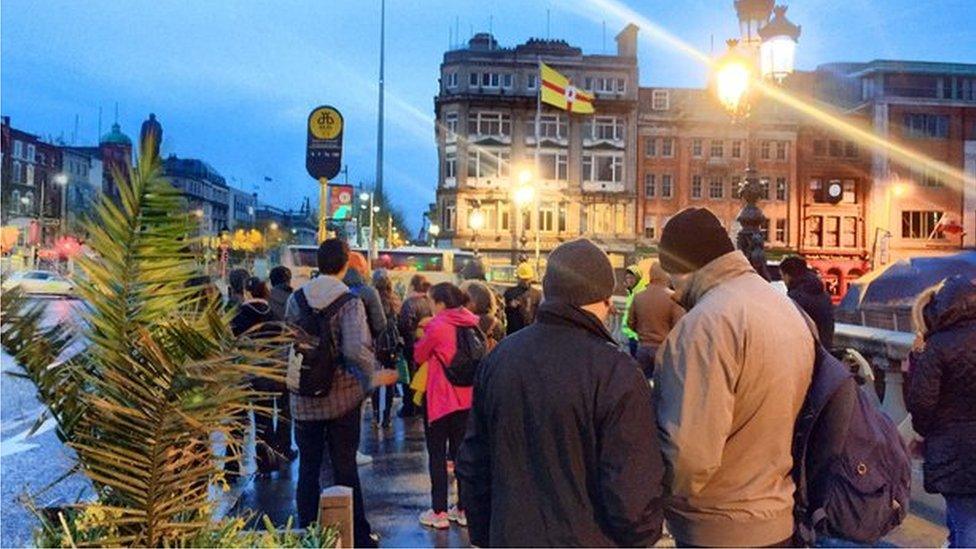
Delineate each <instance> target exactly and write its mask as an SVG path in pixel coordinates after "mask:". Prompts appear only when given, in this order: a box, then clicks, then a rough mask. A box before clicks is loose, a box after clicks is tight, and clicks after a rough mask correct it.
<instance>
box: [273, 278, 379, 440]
mask: <svg viewBox="0 0 976 549" xmlns="http://www.w3.org/2000/svg"><path fill="white" fill-rule="evenodd" d="M348 291H349V288H348V287H347V286H346V285H345V284H343V283H342V282H340V281H339V280H337V279H335V278H333V277H331V276H319V277H317V278H314V279H312V280H310V281H309V282H308V283H307V284H305V285H304V286H302V287H301V288H300V289H299V290H297V291H296V293H297V292H305V298H306V299H307V300H308V302H309V305H311V306H312V308H314V309H323V308H325V307H327V306H328V305H329V304H330V303H332V301H334V300H335V299H337V298H338V297H339V296H340V295H342V294H343V293H345V292H348ZM300 315H301V309H300V308H299V307H298V304H297V303H295V299H294V296H292V297H289V298H288V304H287V306H286V310H285V319H286V320H288V321H289V322H297V320H298V319H299V317H300ZM333 322H334V323H335V328H336V330H337V335H338V339H337V341H338V342H339V350H340V352H341V353H342V358H343V362H342V367H341V368H339V369H338V370H337V371H336V374H335V379H334V380H333V382H332V389H331V390H330V391H329V394H328V395H326V396H324V397H309V396H302V395H298V394H295V393H292V394H291V399H290V400H291V413H292V417H293V418H294V419H296V420H298V421H319V420H328V419H335V418H338V417H341V416H343V415H345V414H347V413H348V412H349V411H350V410H352V409H353V408H355V407H357V406H359V405H360V403H362V401H363V399H365V398H366V395H367V394H369V390H370V389H371V385H370V384H371V378H372V375H373V372H374V371H375V370H376V357H375V355H374V353H373V341H372V337H371V336H370V333H369V326H368V325H367V323H366V309H365V308H364V306H363V302H362V300H360V299H354V300H351V301H349V302H348V303H346V304H345V305H343V306H342V308H341V309H339V312H338V313H337V314H336V316H335V317H334V318H333Z"/></svg>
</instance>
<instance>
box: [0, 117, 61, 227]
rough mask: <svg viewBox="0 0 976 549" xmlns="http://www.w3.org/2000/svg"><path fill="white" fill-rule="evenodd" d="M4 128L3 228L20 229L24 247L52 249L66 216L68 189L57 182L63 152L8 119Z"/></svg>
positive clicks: (0, 192) (1, 141)
mask: <svg viewBox="0 0 976 549" xmlns="http://www.w3.org/2000/svg"><path fill="white" fill-rule="evenodd" d="M0 126H2V129H0V134H2V139H0V153H2V160H0V162H2V166H0V214H2V224H3V225H12V226H15V227H17V228H18V229H20V244H31V245H41V246H49V245H51V244H53V242H54V238H55V235H56V234H57V233H58V227H59V226H60V224H61V216H62V213H63V212H62V207H63V206H62V204H63V198H64V197H63V196H62V194H63V193H64V187H63V186H62V185H58V184H57V183H56V182H55V176H56V175H57V174H59V173H60V172H61V150H60V149H59V148H58V147H57V146H56V145H52V144H50V143H46V142H44V141H42V140H41V139H40V138H39V137H38V136H36V135H34V134H30V133H27V132H24V131H21V130H18V129H16V128H14V127H11V125H10V117H8V116H4V117H3V119H2V124H0ZM32 227H34V228H32ZM28 240H30V241H31V242H28Z"/></svg>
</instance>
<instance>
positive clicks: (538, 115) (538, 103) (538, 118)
mask: <svg viewBox="0 0 976 549" xmlns="http://www.w3.org/2000/svg"><path fill="white" fill-rule="evenodd" d="M536 87H537V88H539V91H538V93H537V94H536V98H535V178H536V187H537V188H536V192H535V193H534V194H535V272H536V276H538V274H539V270H540V267H541V262H542V258H541V251H540V248H541V243H540V240H539V239H540V233H541V231H542V223H541V222H542V219H540V216H539V202H540V201H541V200H542V185H541V184H540V183H541V182H542V177H541V174H540V173H539V158H540V154H541V152H542V139H541V136H540V135H539V126H540V125H541V124H542V57H541V56H540V57H539V75H538V85H537V86H536ZM557 127H558V124H557ZM568 127H569V126H568V125H567V128H568ZM553 168H555V169H556V171H557V172H558V171H559V167H558V165H557V164H556V163H553Z"/></svg>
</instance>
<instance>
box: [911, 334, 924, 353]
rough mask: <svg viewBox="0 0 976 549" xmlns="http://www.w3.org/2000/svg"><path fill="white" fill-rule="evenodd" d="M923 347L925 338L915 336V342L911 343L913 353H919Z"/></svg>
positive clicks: (919, 335)
mask: <svg viewBox="0 0 976 549" xmlns="http://www.w3.org/2000/svg"><path fill="white" fill-rule="evenodd" d="M924 347H925V338H924V337H922V334H915V342H914V343H912V350H913V351H921V350H922V349H923V348H924Z"/></svg>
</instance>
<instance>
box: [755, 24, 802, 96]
mask: <svg viewBox="0 0 976 549" xmlns="http://www.w3.org/2000/svg"><path fill="white" fill-rule="evenodd" d="M773 13H774V14H775V15H774V16H773V20H772V21H770V22H769V23H768V24H767V25H766V26H764V27H763V28H761V29H759V36H760V37H761V38H762V45H760V46H759V60H760V67H761V69H762V75H763V78H772V79H773V80H776V81H777V82H782V81H783V79H784V78H786V77H787V76H789V75H791V74H793V71H794V70H795V64H796V41H797V39H798V38H800V27H799V26H798V25H794V24H793V23H792V22H791V21H790V20H789V19H787V18H786V6H776V7H775V8H773Z"/></svg>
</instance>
